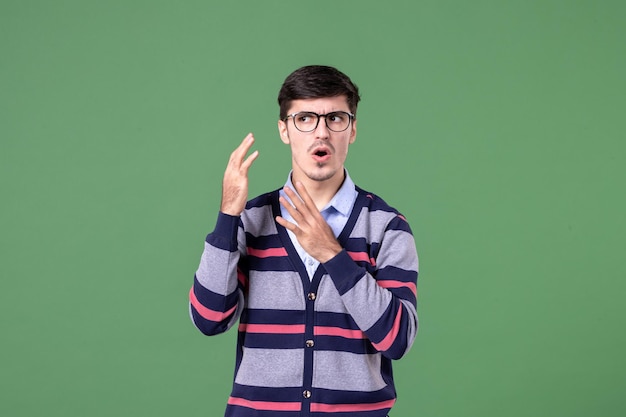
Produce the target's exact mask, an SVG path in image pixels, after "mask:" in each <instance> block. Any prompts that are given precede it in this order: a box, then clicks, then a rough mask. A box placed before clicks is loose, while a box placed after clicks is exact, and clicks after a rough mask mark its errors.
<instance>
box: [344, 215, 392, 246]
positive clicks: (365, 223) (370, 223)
mask: <svg viewBox="0 0 626 417" xmlns="http://www.w3.org/2000/svg"><path fill="white" fill-rule="evenodd" d="M394 217H396V214H395V213H391V212H388V211H382V210H376V211H369V210H368V209H367V207H364V208H362V209H361V212H360V213H359V218H358V220H357V221H356V223H355V225H354V228H353V229H352V231H351V232H350V237H355V238H362V237H364V236H367V237H368V239H370V243H373V242H380V240H381V239H382V236H383V234H384V233H385V229H386V228H387V225H388V224H389V222H390V221H391V220H392V219H393V218H394Z"/></svg>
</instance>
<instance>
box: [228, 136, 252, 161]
mask: <svg viewBox="0 0 626 417" xmlns="http://www.w3.org/2000/svg"><path fill="white" fill-rule="evenodd" d="M253 143H254V135H253V134H252V133H248V134H247V135H246V137H245V138H243V141H241V143H240V144H239V146H237V148H236V149H235V150H234V151H233V153H232V156H233V158H234V159H236V160H237V161H239V162H241V161H243V159H244V157H245V156H246V154H247V153H248V151H249V150H250V148H251V147H252V144H253Z"/></svg>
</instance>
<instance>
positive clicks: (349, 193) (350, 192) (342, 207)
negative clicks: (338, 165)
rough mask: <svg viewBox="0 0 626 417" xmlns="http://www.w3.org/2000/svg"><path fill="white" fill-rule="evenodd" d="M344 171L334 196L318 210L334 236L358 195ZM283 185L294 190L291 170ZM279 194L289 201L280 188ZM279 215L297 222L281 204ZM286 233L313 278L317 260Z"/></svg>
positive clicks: (336, 234)
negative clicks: (341, 182)
mask: <svg viewBox="0 0 626 417" xmlns="http://www.w3.org/2000/svg"><path fill="white" fill-rule="evenodd" d="M344 172H345V174H346V178H345V179H344V181H343V184H341V187H340V188H339V190H338V191H337V193H336V194H335V195H334V197H333V198H332V199H331V200H330V201H329V202H328V204H326V206H325V207H324V208H323V209H322V210H321V211H320V213H321V214H322V217H323V218H324V220H326V223H328V225H329V226H330V228H331V229H332V231H333V233H334V234H335V237H337V236H339V234H340V233H341V231H342V230H343V228H344V227H345V225H346V223H347V222H348V218H349V217H350V213H352V208H353V207H354V202H355V201H356V197H357V195H358V193H357V191H356V187H355V186H354V182H352V179H351V178H350V175H348V171H347V170H346V171H344ZM285 187H289V188H291V189H292V190H294V191H295V190H296V188H295V187H294V186H293V183H292V182H291V172H290V173H289V177H287V183H286V184H285ZM280 195H281V196H283V197H285V198H286V199H287V201H290V200H289V197H287V195H286V194H285V192H284V191H283V190H280ZM280 215H281V216H282V217H283V218H284V219H285V220H287V221H289V222H291V223H296V224H297V222H296V221H295V220H294V219H293V217H291V215H290V214H289V212H288V211H287V209H285V208H284V207H283V206H282V205H281V206H280ZM287 233H288V234H289V237H290V238H291V242H292V243H293V246H294V247H295V248H296V251H298V255H300V259H302V263H304V266H305V267H306V271H307V273H308V274H309V279H313V274H315V271H316V270H317V267H318V266H319V264H320V263H319V261H318V260H317V259H315V258H313V257H312V256H311V255H309V254H308V253H307V252H306V251H305V250H304V249H302V246H300V243H299V242H298V239H297V238H296V236H295V235H294V234H293V233H292V232H291V231H289V230H287Z"/></svg>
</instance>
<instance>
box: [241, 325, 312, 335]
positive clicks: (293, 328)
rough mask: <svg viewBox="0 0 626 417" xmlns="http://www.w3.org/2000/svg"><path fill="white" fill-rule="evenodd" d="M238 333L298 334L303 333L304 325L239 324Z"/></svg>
mask: <svg viewBox="0 0 626 417" xmlns="http://www.w3.org/2000/svg"><path fill="white" fill-rule="evenodd" d="M239 331H240V332H248V333H271V334H299V333H304V324H250V323H241V324H240V325H239Z"/></svg>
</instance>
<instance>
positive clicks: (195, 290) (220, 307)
mask: <svg viewBox="0 0 626 417" xmlns="http://www.w3.org/2000/svg"><path fill="white" fill-rule="evenodd" d="M240 224H241V222H240V217H238V216H230V215H228V214H224V213H219V214H218V218H217V223H216V225H215V229H214V230H213V232H211V233H210V234H209V235H208V236H207V237H206V241H205V243H204V251H203V253H202V257H201V259H200V265H199V267H198V270H197V271H196V274H195V276H194V282H193V286H192V287H191V290H190V292H189V312H190V316H191V320H192V321H193V323H194V325H195V326H196V327H197V328H198V330H200V331H201V332H202V333H204V334H206V335H215V334H219V333H223V332H225V331H226V330H228V329H230V328H231V327H232V326H233V325H234V324H235V322H236V321H237V320H238V319H239V316H240V314H241V310H242V307H243V304H244V302H243V294H244V287H245V283H246V281H247V278H246V273H245V272H244V271H243V270H242V268H241V267H239V262H240V259H241V253H242V249H241V248H242V247H244V246H243V244H239V242H238V235H240V234H241V235H243V231H242V227H241V226H240Z"/></svg>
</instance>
